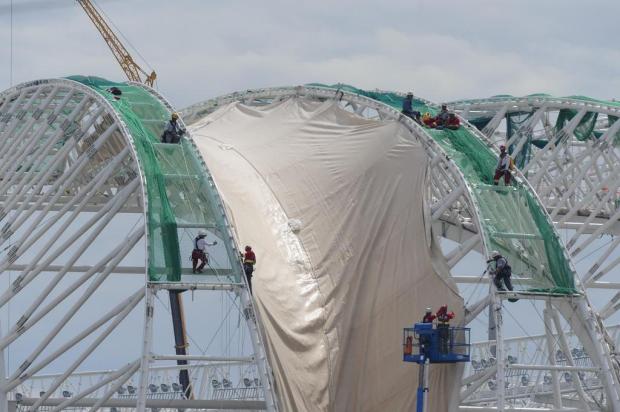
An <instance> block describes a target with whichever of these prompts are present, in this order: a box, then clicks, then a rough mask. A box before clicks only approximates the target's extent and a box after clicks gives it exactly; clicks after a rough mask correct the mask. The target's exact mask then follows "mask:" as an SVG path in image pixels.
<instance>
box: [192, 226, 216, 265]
mask: <svg viewBox="0 0 620 412" xmlns="http://www.w3.org/2000/svg"><path fill="white" fill-rule="evenodd" d="M206 238H207V231H206V230H203V229H201V230H199V231H198V236H196V238H195V239H194V250H192V273H196V272H198V273H202V269H204V267H205V265H206V264H207V263H209V254H208V253H207V246H214V245H217V240H214V241H213V243H208V242H207V239H206ZM199 262H200V265H199V264H198V263H199Z"/></svg>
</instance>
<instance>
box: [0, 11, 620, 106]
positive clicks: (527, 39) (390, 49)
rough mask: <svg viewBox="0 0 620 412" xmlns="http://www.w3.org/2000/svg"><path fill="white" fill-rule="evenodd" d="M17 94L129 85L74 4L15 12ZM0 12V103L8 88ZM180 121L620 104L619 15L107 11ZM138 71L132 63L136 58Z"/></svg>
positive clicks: (6, 21)
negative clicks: (261, 102)
mask: <svg viewBox="0 0 620 412" xmlns="http://www.w3.org/2000/svg"><path fill="white" fill-rule="evenodd" d="M13 2H14V14H13V17H14V32H13V33H14V59H13V70H14V76H13V83H19V82H23V81H27V80H33V79H38V78H46V77H57V76H67V75H71V74H84V75H87V74H91V75H99V76H103V77H107V78H110V79H117V80H124V76H123V73H122V72H121V70H120V69H119V67H118V65H117V63H116V62H115V60H114V59H113V57H112V55H111V53H110V51H109V50H108V49H107V46H106V45H105V43H104V42H103V40H102V39H101V37H100V35H99V34H98V33H97V31H96V30H95V28H94V26H93V25H92V24H91V23H90V21H89V20H88V19H87V17H86V15H85V14H84V12H83V11H82V10H81V9H80V7H79V6H78V5H77V3H76V2H75V1H73V0H45V1H41V0H13ZM9 4H10V0H0V21H1V23H0V89H2V90H4V89H6V88H7V87H8V86H9V84H10V79H9V71H10V47H9V45H10V29H9V28H10V13H9V10H10V7H9ZM97 4H99V5H100V6H101V7H102V8H103V10H104V11H105V12H106V13H107V14H108V15H109V16H110V18H111V19H112V21H113V22H114V24H116V26H118V27H119V28H120V29H121V31H122V32H123V33H124V34H125V35H126V36H127V38H128V39H129V40H130V42H131V43H132V44H133V45H135V46H136V47H137V49H138V50H139V51H140V54H141V55H142V56H144V57H145V58H146V61H148V63H150V65H152V67H153V68H155V69H156V71H157V73H158V75H159V79H160V81H159V84H158V88H159V90H160V91H161V92H162V93H163V94H164V95H165V96H167V97H168V98H169V99H170V100H171V101H172V103H173V104H174V105H176V106H178V107H183V106H186V105H188V104H191V103H195V102H197V101H201V100H205V99H207V98H209V97H214V96H217V95H220V94H224V93H228V92H232V91H236V90H243V89H251V88H257V87H267V86H280V85H297V84H303V83H308V82H323V83H336V82H343V83H349V84H352V85H355V86H358V87H362V88H382V89H396V90H402V91H405V90H414V91H415V93H416V94H418V95H420V96H423V97H426V98H429V99H431V100H435V101H442V100H452V99H458V98H466V97H486V96H490V95H494V94H504V93H509V94H515V95H522V94H528V93H535V92H548V93H552V94H558V95H570V94H584V95H590V96H593V97H598V98H611V97H616V96H618V93H617V90H618V87H619V86H620V75H619V72H618V70H617V68H618V67H619V66H620V51H619V50H618V48H617V47H616V46H613V41H615V38H616V36H615V35H616V34H617V25H618V24H617V16H618V15H619V14H620V2H617V1H612V0H609V1H590V2H587V3H584V2H577V1H559V0H558V1H539V0H526V1H524V0H521V1H512V2H507V1H498V0H469V1H456V0H455V1H452V0H450V1H445V0H444V1H439V0H433V1H426V0H402V1H400V0H397V1H367V0H356V1H333V0H332V1H322V0H314V1H306V2H299V1H290V2H285V1H271V0H268V1H266V0H263V1H245V2H243V1H235V0H231V1H225V2H224V1H210V0H178V1H169V0H166V1H164V0H124V1H120V0H98V2H97ZM135 57H136V58H137V57H138V56H137V55H136V56H135Z"/></svg>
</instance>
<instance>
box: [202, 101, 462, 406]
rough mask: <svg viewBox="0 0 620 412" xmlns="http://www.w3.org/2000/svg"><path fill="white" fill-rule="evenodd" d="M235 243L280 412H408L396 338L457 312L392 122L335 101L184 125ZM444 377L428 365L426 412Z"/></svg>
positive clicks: (413, 165) (448, 369)
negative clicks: (247, 260) (446, 311)
mask: <svg viewBox="0 0 620 412" xmlns="http://www.w3.org/2000/svg"><path fill="white" fill-rule="evenodd" d="M191 132H192V136H193V138H194V139H195V141H196V143H197V145H198V148H199V150H200V152H201V154H202V156H203V157H204V159H205V160H206V162H207V165H208V167H209V169H210V171H211V173H212V174H213V177H214V180H215V182H216V185H217V187H218V190H219V192H220V194H221V196H222V197H223V199H224V201H225V203H226V207H227V208H228V210H229V212H230V214H231V216H232V220H233V222H234V225H235V228H236V230H237V236H238V238H239V240H240V242H242V243H243V244H250V245H252V247H253V248H254V250H255V252H256V254H257V266H256V271H255V272H254V278H253V290H254V298H255V300H256V302H257V307H258V310H259V312H260V315H261V317H262V319H263V324H264V333H265V335H266V341H267V345H268V351H269V357H270V361H271V362H270V363H271V366H272V368H273V371H274V375H275V378H276V389H277V392H278V396H279V398H280V408H281V410H287V411H289V410H290V411H293V410H295V411H344V410H356V411H397V410H398V411H400V410H412V409H413V408H414V405H415V388H416V385H417V374H418V368H417V367H415V366H414V365H412V364H405V363H404V362H403V361H402V346H401V342H402V328H403V327H405V326H407V325H411V324H412V323H414V322H415V321H419V320H420V319H419V318H420V317H421V315H422V313H423V311H424V308H425V307H427V306H431V307H433V308H437V307H438V306H439V305H441V304H444V303H445V304H448V305H449V306H450V307H452V308H454V309H455V310H457V311H458V309H460V308H462V306H463V302H462V299H461V298H460V297H459V295H458V293H457V290H456V288H455V287H454V285H452V284H451V283H450V281H449V274H448V270H447V268H446V267H445V266H442V262H443V261H442V257H441V253H440V251H439V249H438V246H437V245H436V244H435V243H434V242H433V240H432V239H433V236H431V233H430V218H429V219H428V221H427V220H426V219H425V215H426V214H425V210H424V196H425V193H426V191H427V187H428V176H427V157H426V154H425V152H424V150H423V148H422V146H421V145H420V144H419V143H418V142H417V141H415V139H414V137H413V136H412V135H411V133H410V132H409V131H408V130H407V129H406V128H405V127H404V126H402V125H401V124H400V123H398V122H394V121H374V120H367V119H363V118H361V117H358V116H356V115H354V114H351V113H349V112H346V111H344V110H343V109H341V108H340V107H338V105H337V103H335V102H333V101H327V102H324V103H319V102H316V101H310V100H306V99H304V98H290V99H288V100H285V101H282V102H278V103H274V104H272V105H269V106H264V107H260V108H256V107H248V106H244V105H243V104H241V103H232V104H230V105H228V106H225V107H222V108H220V109H219V110H218V111H216V112H214V113H212V114H210V115H208V116H207V117H205V118H203V119H202V120H200V121H198V122H196V123H194V125H193V126H192V127H191ZM460 376H461V373H460V370H458V366H454V365H444V366H436V365H433V366H432V367H431V382H430V383H431V386H432V387H435V388H442V390H441V391H433V392H431V393H430V408H429V410H431V411H445V410H448V405H449V404H452V405H457V404H458V402H457V398H456V397H457V396H458V389H459V382H460Z"/></svg>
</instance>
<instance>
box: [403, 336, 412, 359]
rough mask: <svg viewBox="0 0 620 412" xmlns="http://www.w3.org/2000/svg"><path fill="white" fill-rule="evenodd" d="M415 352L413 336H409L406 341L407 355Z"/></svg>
mask: <svg viewBox="0 0 620 412" xmlns="http://www.w3.org/2000/svg"><path fill="white" fill-rule="evenodd" d="M412 353H413V338H412V337H411V336H407V343H405V355H411V354H412Z"/></svg>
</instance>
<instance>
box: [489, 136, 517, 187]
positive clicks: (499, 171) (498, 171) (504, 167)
mask: <svg viewBox="0 0 620 412" xmlns="http://www.w3.org/2000/svg"><path fill="white" fill-rule="evenodd" d="M510 165H511V162H510V156H509V155H508V153H507V152H506V146H504V145H501V146H500V147H499V161H498V162H497V167H496V168H495V176H493V184H494V185H498V184H499V179H500V178H501V177H502V176H504V184H505V185H506V186H509V185H510V178H511V177H512V175H511V174H510Z"/></svg>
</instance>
